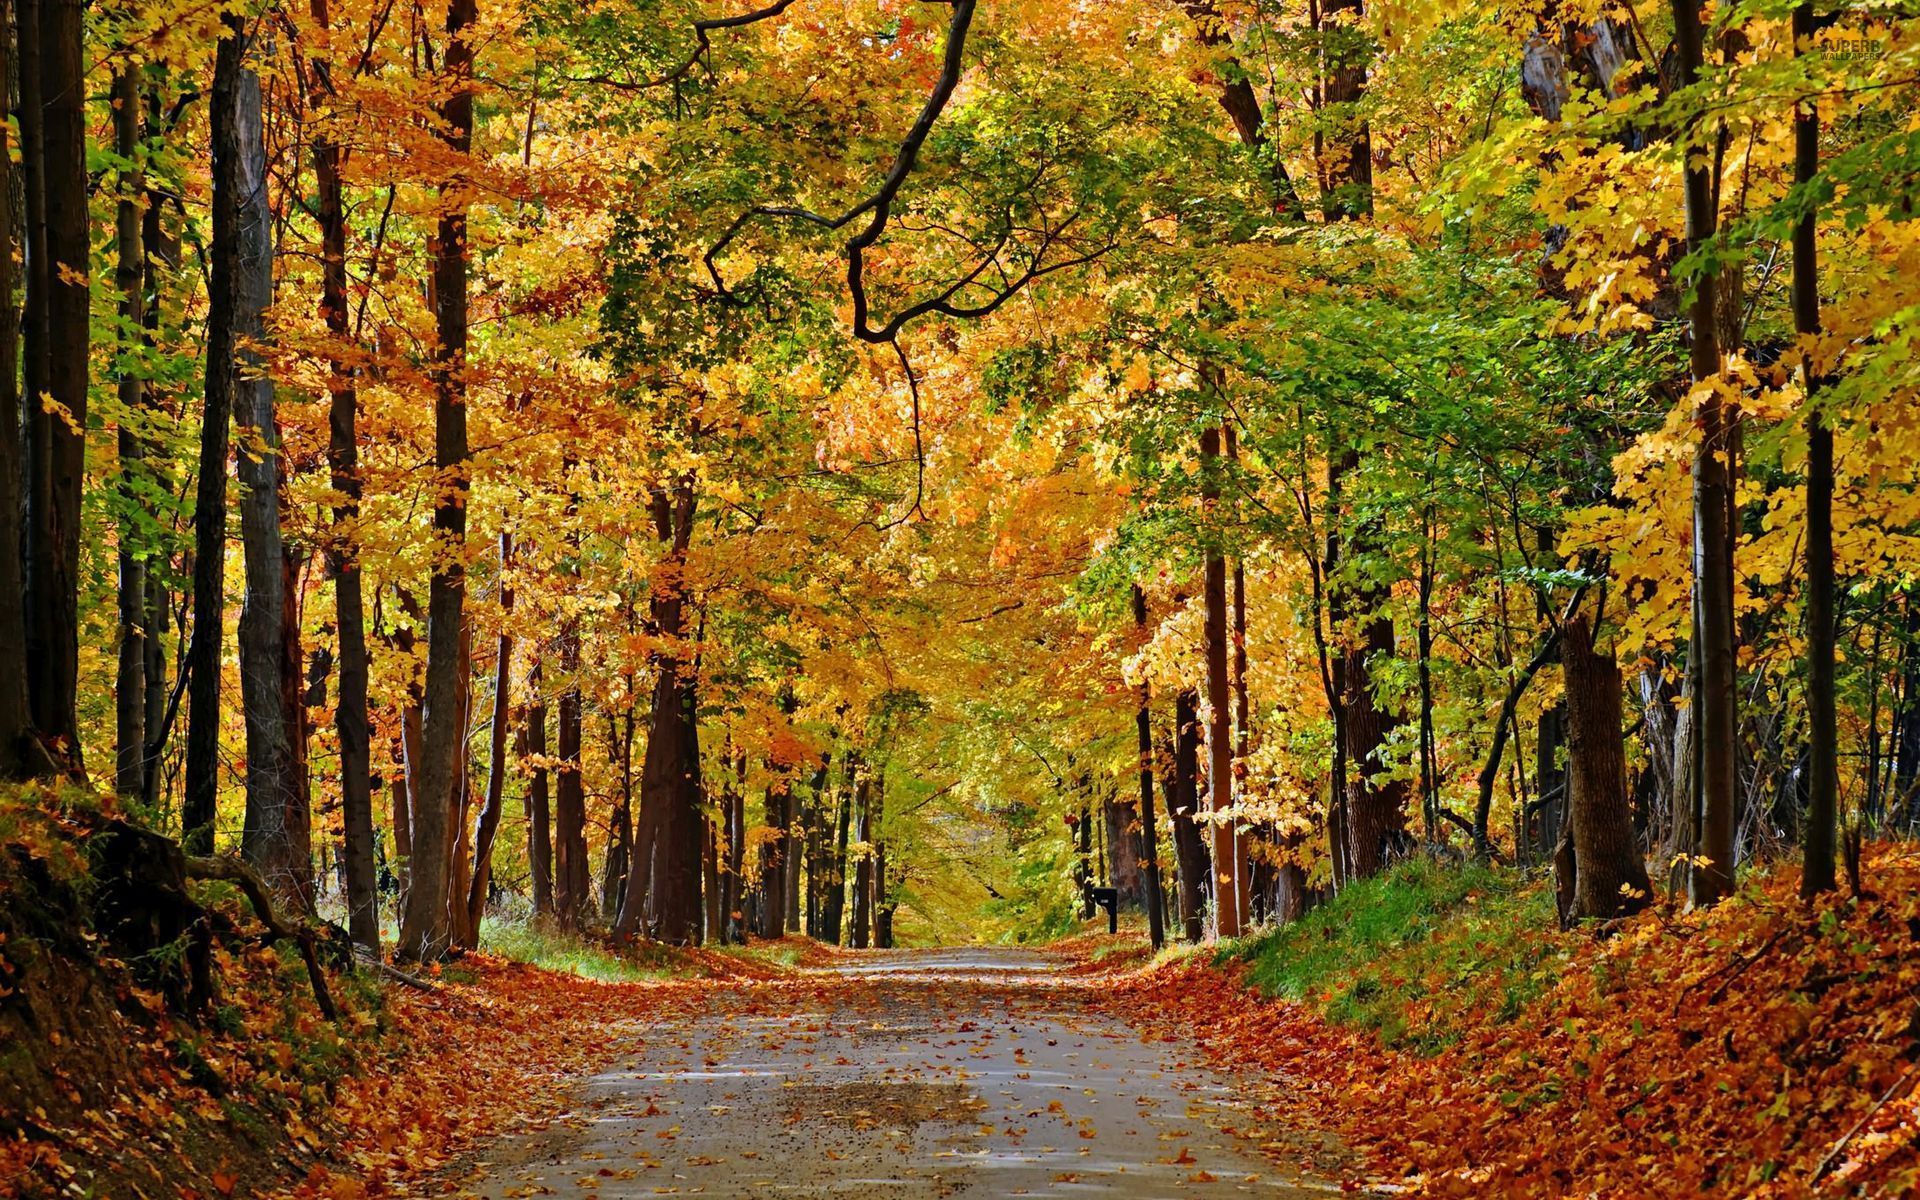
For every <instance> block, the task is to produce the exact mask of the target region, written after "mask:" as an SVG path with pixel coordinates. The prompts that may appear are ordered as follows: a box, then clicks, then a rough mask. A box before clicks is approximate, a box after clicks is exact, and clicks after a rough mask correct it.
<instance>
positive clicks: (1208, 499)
mask: <svg viewBox="0 0 1920 1200" xmlns="http://www.w3.org/2000/svg"><path fill="white" fill-rule="evenodd" d="M1200 470H1201V479H1202V483H1201V494H1202V496H1203V497H1204V502H1205V504H1206V506H1207V508H1208V510H1209V513H1210V515H1211V513H1212V512H1213V510H1215V509H1217V508H1218V505H1219V501H1220V428H1219V426H1217V425H1215V426H1209V427H1208V428H1207V429H1206V430H1205V431H1204V432H1203V433H1202V434H1201V435H1200ZM1219 536H1220V535H1219V533H1218V532H1217V531H1216V532H1215V533H1214V534H1213V535H1212V537H1213V541H1212V542H1211V543H1210V544H1209V545H1208V547H1207V552H1206V586H1205V596H1204V602H1205V607H1206V656H1207V716H1208V720H1207V807H1208V808H1210V809H1212V810H1213V814H1214V820H1213V822H1212V823H1211V824H1210V825H1209V826H1208V829H1209V833H1210V836H1211V840H1212V843H1213V868H1214V872H1215V878H1214V880H1213V885H1214V887H1213V894H1214V924H1215V928H1216V929H1218V931H1219V934H1220V936H1221V937H1238V936H1240V933H1241V932H1242V929H1243V928H1244V925H1245V912H1246V882H1247V881H1246V868H1245V866H1244V864H1243V863H1242V861H1241V860H1242V858H1243V855H1242V853H1241V851H1242V849H1243V846H1242V842H1241V836H1240V823H1239V821H1238V820H1236V819H1233V818H1232V817H1230V816H1229V815H1228V814H1229V813H1231V811H1232V809H1233V709H1232V704H1233V700H1232V686H1233V685H1232V681H1231V680H1230V679H1229V678H1228V674H1227V662H1228V651H1227V625H1228V621H1229V616H1228V613H1227V559H1226V555H1225V553H1224V552H1223V551H1222V550H1221V549H1220V547H1219V545H1218V538H1219Z"/></svg>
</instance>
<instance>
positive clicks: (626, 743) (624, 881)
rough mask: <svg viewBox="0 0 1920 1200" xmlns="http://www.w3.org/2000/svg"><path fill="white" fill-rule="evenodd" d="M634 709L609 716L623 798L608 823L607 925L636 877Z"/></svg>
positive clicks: (610, 749)
mask: <svg viewBox="0 0 1920 1200" xmlns="http://www.w3.org/2000/svg"><path fill="white" fill-rule="evenodd" d="M633 682H634V681H633V676H632V675H631V674H629V675H628V676H627V695H628V697H629V698H631V697H632V696H633ZM633 726H634V719H633V708H632V706H631V705H629V706H628V708H627V711H626V714H625V716H624V717H623V718H622V721H621V723H619V724H618V725H616V723H615V720H614V717H613V715H612V714H608V716H607V757H608V759H610V760H611V761H613V762H614V763H616V764H618V766H619V768H620V796H619V798H618V799H617V800H616V801H615V802H614V805H613V815H612V817H611V818H610V819H609V820H608V821H607V856H606V868H605V870H603V871H602V872H601V874H600V913H601V915H602V916H603V917H605V918H606V920H607V921H608V922H612V921H615V920H618V919H619V917H620V905H621V902H622V901H624V900H625V899H626V896H627V886H628V884H629V882H630V881H631V880H632V878H633Z"/></svg>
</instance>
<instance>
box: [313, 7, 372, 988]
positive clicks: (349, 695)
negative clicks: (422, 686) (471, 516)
mask: <svg viewBox="0 0 1920 1200" xmlns="http://www.w3.org/2000/svg"><path fill="white" fill-rule="evenodd" d="M312 13H313V19H314V23H315V24H316V25H318V26H319V27H321V28H323V29H324V28H327V27H328V25H329V24H330V17H329V13H328V4H327V0H313V3H312ZM330 69H331V64H329V63H322V62H316V63H315V64H314V79H315V85H314V94H313V97H312V101H313V104H314V107H315V108H316V109H318V108H321V107H323V106H324V105H325V103H326V89H325V87H324V86H323V85H322V84H321V83H320V82H319V81H320V80H323V79H325V78H326V77H327V73H328V71H329V70H330ZM340 157H341V150H340V146H339V144H338V143H336V142H335V141H334V140H333V139H332V138H331V137H330V136H327V135H325V134H322V135H321V136H318V137H316V138H315V139H314V142H313V175H314V191H315V196H314V200H315V208H316V211H317V215H318V218H319V223H320V257H321V267H320V315H321V319H322V320H323V321H325V322H326V326H327V332H328V333H329V334H330V335H331V336H332V337H333V339H334V346H333V352H334V354H335V355H336V356H339V357H336V358H335V360H334V362H333V364H332V367H331V369H330V370H329V372H328V376H327V390H328V403H327V468H328V473H329V476H330V479H329V482H330V483H331V484H332V486H333V490H334V492H335V494H336V495H337V496H338V497H339V501H338V503H336V504H335V505H334V509H333V530H332V532H331V536H329V537H328V539H327V543H326V554H327V571H328V573H329V574H331V575H332V576H333V599H334V638H335V644H336V646H337V650H338V654H339V658H340V683H339V692H338V694H337V696H336V697H335V701H334V714H333V716H334V729H335V731H336V732H337V734H338V737H339V745H340V823H341V827H342V831H343V833H344V835H345V840H346V877H347V930H348V933H349V934H350V935H351V936H352V938H353V940H354V941H355V942H356V943H357V944H359V945H362V946H367V947H369V948H372V949H375V950H378V949H379V947H380V914H379V909H378V907H377V904H378V901H377V899H376V892H377V878H376V875H375V864H374V849H373V838H374V835H373V750H372V729H371V724H370V721H369V719H368V714H367V618H366V601H365V597H364V593H363V591H362V586H361V575H360V559H359V552H358V548H357V546H356V545H355V538H356V536H357V534H358V530H357V529H356V528H355V526H356V525H357V524H358V522H359V520H360V430H359V422H360V394H359V391H358V390H357V388H356V387H355V381H354V369H353V368H352V367H350V366H347V365H346V363H345V357H344V356H345V354H346V351H347V349H348V342H349V340H350V336H351V335H350V333H349V329H350V327H349V325H348V319H347V210H346V188H345V184H344V181H343V180H342V178H341V173H340V168H341V163H340Z"/></svg>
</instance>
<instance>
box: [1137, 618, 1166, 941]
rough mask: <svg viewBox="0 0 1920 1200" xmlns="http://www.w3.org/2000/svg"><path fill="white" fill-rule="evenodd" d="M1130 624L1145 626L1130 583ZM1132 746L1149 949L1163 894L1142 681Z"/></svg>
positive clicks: (1162, 922)
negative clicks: (1137, 774) (1136, 773)
mask: <svg viewBox="0 0 1920 1200" xmlns="http://www.w3.org/2000/svg"><path fill="white" fill-rule="evenodd" d="M1133 624H1134V628H1135V629H1136V630H1139V631H1140V632H1141V634H1142V636H1144V635H1145V631H1146V626H1147V595H1146V593H1145V592H1144V591H1142V590H1141V589H1140V585H1139V584H1137V583H1136V584H1134V585H1133ZM1135 695H1136V699H1135V704H1134V714H1133V721H1134V745H1135V749H1136V750H1137V751H1138V753H1139V755H1140V844H1139V853H1140V862H1141V865H1142V867H1143V870H1144V874H1145V876H1146V902H1147V933H1148V936H1149V937H1151V938H1152V940H1153V948H1154V949H1155V950H1158V949H1160V947H1161V946H1163V945H1165V944H1166V940H1167V928H1166V920H1167V914H1166V903H1167V894H1166V891H1165V889H1164V888H1163V887H1162V886H1161V883H1160V831H1159V829H1158V828H1157V827H1156V826H1157V825H1158V822H1157V821H1155V820H1154V813H1153V709H1152V701H1153V693H1152V690H1151V685H1149V684H1148V683H1147V682H1146V680H1144V679H1142V680H1141V681H1140V686H1139V687H1138V688H1136V689H1135Z"/></svg>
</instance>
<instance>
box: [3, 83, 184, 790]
mask: <svg viewBox="0 0 1920 1200" xmlns="http://www.w3.org/2000/svg"><path fill="white" fill-rule="evenodd" d="M0 78H4V76H0ZM144 113H145V105H144V104H143V103H142V97H141V94H140V74H139V69H138V68H137V67H135V66H134V65H133V64H131V63H126V64H122V65H121V66H120V68H119V69H118V70H117V71H115V73H114V76H113V148H114V152H115V153H116V154H118V155H119V156H120V158H121V165H120V172H119V174H120V178H119V185H120V196H119V200H118V203H117V204H116V205H115V207H114V234H115V242H116V246H115V258H116V261H115V264H114V275H113V286H114V291H115V292H116V293H118V294H119V297H120V337H119V341H120V347H119V359H118V361H117V362H116V363H115V364H114V375H115V376H116V381H115V386H116V391H117V394H118V399H119V402H120V420H119V425H120V429H119V434H118V447H119V452H120V475H121V490H122V496H121V502H122V503H124V504H125V505H126V506H127V508H128V515H127V516H126V517H124V518H123V519H122V520H121V522H120V530H119V546H118V548H117V549H118V553H117V555H116V558H117V560H118V568H119V572H118V602H119V611H120V656H119V664H118V668H117V670H116V671H115V672H114V686H113V790H114V791H115V792H116V793H118V794H119V795H120V796H121V797H122V798H133V797H138V796H140V795H142V794H143V793H144V791H145V784H146V771H145V765H146V757H147V753H146V751H147V696H146V688H147V657H148V655H147V639H148V638H149V637H150V636H152V634H151V631H150V630H149V628H148V626H149V625H150V624H151V618H150V617H149V614H148V612H147V569H146V559H147V554H148V552H149V549H150V548H149V547H146V546H143V545H141V542H142V541H143V540H144V539H143V538H142V536H141V533H140V528H139V523H138V522H137V521H136V520H135V519H134V518H133V517H132V513H133V512H134V511H137V510H138V508H139V507H140V499H139V486H138V476H139V474H140V473H141V471H142V466H141V460H142V459H143V458H145V457H146V445H145V438H144V436H143V435H142V433H141V431H140V430H138V429H137V428H135V422H136V420H137V417H136V414H138V413H140V412H141V411H142V410H143V409H145V408H146V399H147V389H146V384H145V382H144V381H143V380H142V379H141V372H140V370H139V367H138V362H139V359H138V352H139V350H140V348H141V343H142V341H143V340H144V339H143V337H142V335H141V329H142V327H143V326H144V325H145V323H146V318H145V308H146V303H145V301H146V281H147V271H146V265H147V264H146V251H145V249H144V247H143V246H142V245H141V234H142V233H143V232H144V230H143V228H142V226H143V222H142V220H141V203H142V201H143V199H144V198H145V194H146V181H145V171H144V170H143V169H142V167H141V161H140V160H141V149H140V125H141V117H142V116H143V114H144ZM0 202H4V203H6V204H8V205H9V206H10V205H11V199H10V197H9V198H5V199H4V201H0ZM0 295H4V296H5V297H6V300H5V303H6V305H7V307H9V308H11V307H12V305H13V292H12V290H11V289H10V288H9V289H8V290H6V291H5V292H4V293H0ZM8 382H9V384H11V382H12V379H11V375H9V379H8ZM4 511H7V512H12V511H15V510H13V509H6V510H4ZM6 594H8V595H12V594H14V593H6Z"/></svg>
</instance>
